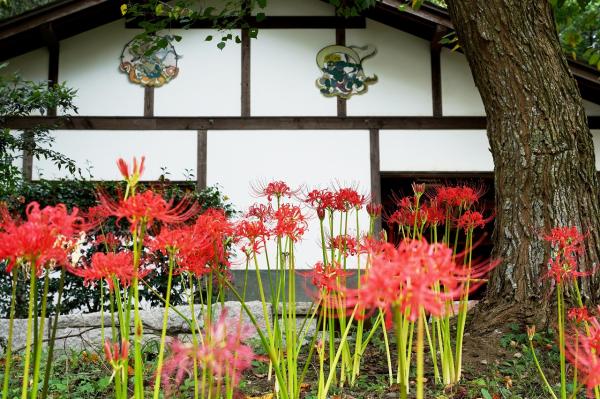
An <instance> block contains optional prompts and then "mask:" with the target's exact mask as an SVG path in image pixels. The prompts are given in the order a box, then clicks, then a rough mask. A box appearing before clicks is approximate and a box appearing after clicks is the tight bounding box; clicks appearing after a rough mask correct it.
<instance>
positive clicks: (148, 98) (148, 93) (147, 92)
mask: <svg viewBox="0 0 600 399" xmlns="http://www.w3.org/2000/svg"><path fill="white" fill-rule="evenodd" d="M144 116H154V87H147V86H146V87H144Z"/></svg>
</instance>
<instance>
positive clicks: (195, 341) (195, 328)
mask: <svg viewBox="0 0 600 399" xmlns="http://www.w3.org/2000/svg"><path fill="white" fill-rule="evenodd" d="M188 277H189V284H190V294H189V295H188V297H189V306H190V315H191V317H192V320H191V331H192V345H193V347H194V350H197V349H198V336H197V335H196V331H198V321H197V320H196V310H195V309H194V292H195V290H194V276H193V275H192V274H191V273H190V274H189V276H188ZM200 298H202V296H200ZM165 303H166V301H165ZM205 384H206V374H205V372H204V369H203V374H202V392H203V393H204V385H205ZM198 389H199V386H198V359H197V358H196V356H194V399H198Z"/></svg>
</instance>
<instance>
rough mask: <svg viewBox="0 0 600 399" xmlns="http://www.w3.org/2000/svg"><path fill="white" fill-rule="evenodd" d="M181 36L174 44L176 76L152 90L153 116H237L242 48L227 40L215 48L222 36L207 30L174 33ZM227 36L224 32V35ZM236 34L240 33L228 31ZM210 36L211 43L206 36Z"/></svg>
mask: <svg viewBox="0 0 600 399" xmlns="http://www.w3.org/2000/svg"><path fill="white" fill-rule="evenodd" d="M172 34H174V35H180V36H182V37H183V39H182V40H181V42H179V43H174V45H175V49H176V51H177V53H178V54H179V55H180V56H181V58H180V59H179V63H178V66H179V75H178V76H177V77H176V78H175V79H173V80H172V81H171V82H169V83H168V84H166V85H164V86H162V87H159V88H156V89H155V90H154V114H155V115H156V116H177V115H181V116H239V115H240V112H241V110H240V96H241V48H240V45H239V44H235V43H234V42H233V41H228V42H227V45H226V46H225V48H224V49H223V50H219V49H218V48H217V43H218V42H219V40H220V38H221V36H223V33H219V32H217V31H214V30H208V29H192V30H187V31H184V30H180V29H177V30H173V31H172ZM225 34H226V33H225ZM231 34H232V35H234V37H235V35H239V34H240V32H239V30H234V31H231ZM208 35H212V36H213V39H212V41H206V37H207V36H208Z"/></svg>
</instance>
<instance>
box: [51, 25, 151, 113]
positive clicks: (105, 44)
mask: <svg viewBox="0 0 600 399" xmlns="http://www.w3.org/2000/svg"><path fill="white" fill-rule="evenodd" d="M138 32H139V31H137V30H132V29H125V20H123V19H120V20H119V21H116V22H113V23H110V24H107V25H103V26H101V27H99V28H96V29H92V30H90V31H87V32H84V33H82V34H79V35H77V36H74V37H71V38H69V39H66V40H63V41H61V42H60V63H59V80H60V81H61V82H62V81H66V82H67V85H68V86H69V87H72V88H75V89H77V90H78V91H77V98H76V101H75V103H76V105H77V106H78V107H79V114H80V115H139V116H141V115H143V113H144V88H143V87H142V86H140V85H136V84H133V83H130V82H129V79H128V77H127V75H126V74H125V73H122V72H120V71H119V62H120V61H119V57H120V56H121V51H122V50H123V46H125V44H126V43H127V42H129V40H131V39H132V38H133V37H134V36H135V35H136V34H137V33H138Z"/></svg>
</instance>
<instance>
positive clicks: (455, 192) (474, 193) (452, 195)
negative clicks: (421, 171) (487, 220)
mask: <svg viewBox="0 0 600 399" xmlns="http://www.w3.org/2000/svg"><path fill="white" fill-rule="evenodd" d="M482 195H483V189H481V188H479V189H476V188H473V187H470V186H457V187H449V186H441V187H438V188H437V189H436V195H435V199H436V200H437V201H438V202H439V204H440V205H445V206H447V207H451V206H461V207H463V208H469V207H471V205H473V204H475V203H476V202H478V201H479V199H480V198H481V196H482Z"/></svg>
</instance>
